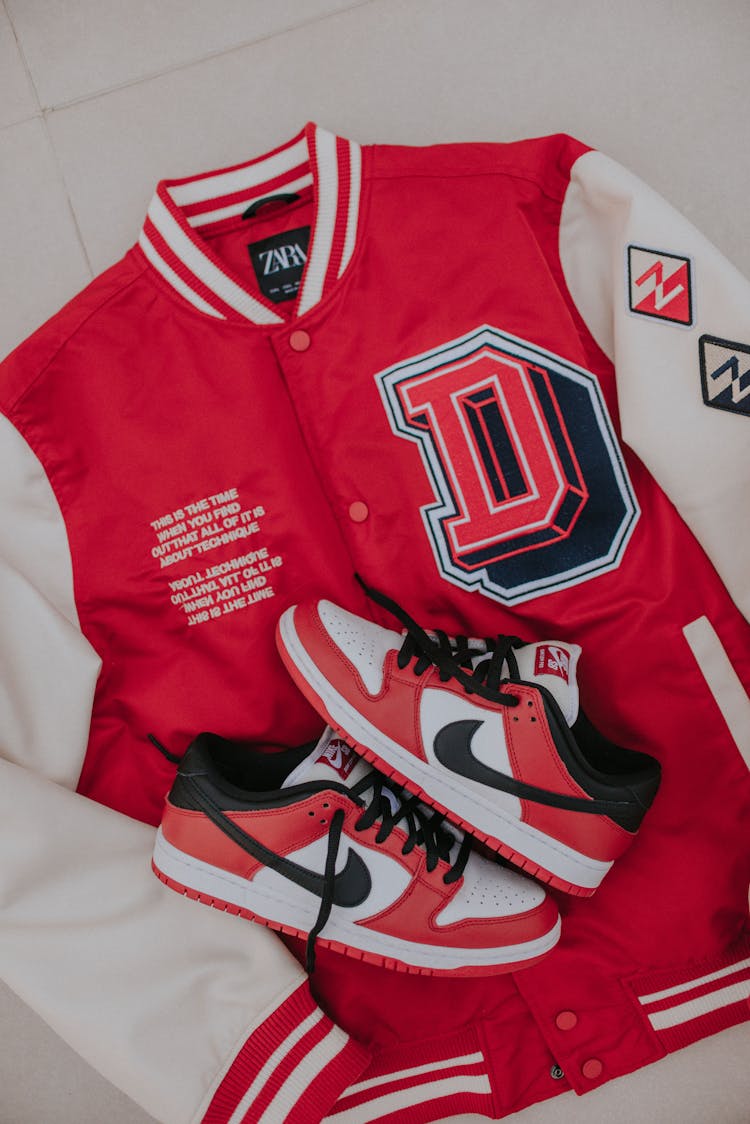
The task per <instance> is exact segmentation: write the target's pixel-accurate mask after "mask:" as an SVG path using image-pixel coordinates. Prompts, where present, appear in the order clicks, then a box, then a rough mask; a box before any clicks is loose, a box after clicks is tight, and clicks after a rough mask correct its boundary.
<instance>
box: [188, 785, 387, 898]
mask: <svg viewBox="0 0 750 1124" xmlns="http://www.w3.org/2000/svg"><path fill="white" fill-rule="evenodd" d="M182 776H183V777H184V779H185V780H186V781H189V782H190V788H191V791H192V795H193V797H194V799H195V801H196V804H197V805H198V807H199V809H200V811H202V812H204V813H205V814H206V815H207V816H208V818H209V819H210V820H211V822H212V823H214V824H216V826H217V827H218V828H219V829H220V830H221V831H223V832H224V834H225V835H227V836H228V837H229V838H230V839H231V840H232V842H233V843H236V844H237V845H238V846H239V847H241V848H242V850H243V851H247V853H248V854H249V855H252V857H253V858H254V859H258V861H259V862H262V863H263V864H264V866H267V867H270V869H271V870H275V871H276V872H277V873H278V874H281V875H282V876H283V877H284V878H288V879H289V881H290V882H294V883H295V884H296V885H297V886H301V887H302V889H303V890H307V891H308V892H309V893H311V894H315V896H316V897H318V898H322V897H323V890H324V878H323V875H322V874H318V873H317V872H316V871H314V870H308V868H307V867H305V866H301V865H300V864H299V863H296V862H294V861H293V860H292V859H288V858H286V857H285V856H284V855H279V854H278V853H277V852H276V851H272V850H271V849H270V848H269V847H266V846H265V845H264V844H263V843H261V842H260V840H259V839H254V838H253V836H252V835H248V833H247V832H246V831H244V830H243V829H242V828H241V827H240V826H239V825H238V824H236V823H235V822H234V820H231V819H230V818H229V816H227V815H225V813H224V812H223V811H222V810H221V808H219V807H218V806H217V805H216V804H215V803H214V801H213V800H212V799H211V797H210V796H209V795H208V794H207V793H206V792H204V791H203V789H202V788H201V786H200V784H199V783H198V782H197V781H196V780H195V778H194V777H192V776H191V775H190V774H189V773H183V774H182ZM371 890H372V877H371V875H370V871H369V869H368V866H367V864H366V863H365V861H364V859H362V857H361V856H360V855H358V854H357V852H356V851H354V850H352V848H351V847H350V848H349V852H348V854H347V856H346V863H345V865H344V868H343V870H340V871H338V873H337V874H336V875H335V876H334V879H333V904H334V905H339V906H343V907H344V908H346V909H353V908H354V906H357V905H361V904H362V902H364V901H366V900H367V898H368V897H369V894H370V891H371Z"/></svg>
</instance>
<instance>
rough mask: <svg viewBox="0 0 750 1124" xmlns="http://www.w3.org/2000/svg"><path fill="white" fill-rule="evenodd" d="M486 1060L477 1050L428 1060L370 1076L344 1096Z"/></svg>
mask: <svg viewBox="0 0 750 1124" xmlns="http://www.w3.org/2000/svg"><path fill="white" fill-rule="evenodd" d="M478 1062H484V1055H483V1054H482V1053H481V1052H479V1051H477V1053H476V1054H465V1055H464V1056H463V1057H461V1058H448V1060H447V1061H443V1062H427V1063H426V1064H425V1065H415V1066H412V1067H411V1068H410V1069H399V1070H397V1071H396V1072H394V1073H383V1074H381V1075H380V1077H370V1078H369V1079H368V1080H367V1081H359V1082H358V1083H357V1084H356V1085H349V1087H348V1088H347V1089H346V1091H345V1093H344V1094H342V1095H344V1096H347V1097H348V1096H349V1095H350V1094H353V1093H360V1092H362V1090H363V1089H373V1088H375V1086H377V1085H386V1084H388V1083H389V1082H391V1081H403V1079H404V1078H405V1077H416V1075H417V1074H419V1073H434V1072H435V1071H436V1070H438V1069H449V1068H450V1067H451V1066H454V1065H455V1066H459V1065H476V1064H477V1063H478Z"/></svg>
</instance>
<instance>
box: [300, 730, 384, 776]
mask: <svg viewBox="0 0 750 1124" xmlns="http://www.w3.org/2000/svg"><path fill="white" fill-rule="evenodd" d="M371 772H372V766H371V765H368V764H367V762H366V761H365V760H364V758H362V757H360V756H359V754H358V753H356V751H355V750H353V749H352V747H351V746H350V745H349V744H348V743H347V742H345V741H344V740H343V738H340V737H339V736H338V734H336V733H335V731H334V730H332V729H331V727H330V726H326V728H325V730H324V731H323V736H322V737H321V739H320V741H319V742H318V743H317V745H316V746H315V748H314V749H313V750H312V752H311V753H309V754H308V756H307V757H305V758H304V760H302V761H300V763H299V765H298V766H297V768H296V769H294V770H293V771H292V772H291V773H290V774H289V776H288V777H287V778H286V780H285V781H284V783H283V785H282V786H281V787H282V788H290V787H291V786H292V785H295V784H302V783H306V782H307V781H328V783H329V784H330V783H331V781H335V782H336V783H338V784H345V785H346V786H347V788H351V786H352V785H353V784H356V782H357V781H358V780H360V779H361V778H362V777H364V776H366V775H367V773H371Z"/></svg>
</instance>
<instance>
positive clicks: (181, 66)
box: [3, 0, 380, 119]
mask: <svg viewBox="0 0 750 1124" xmlns="http://www.w3.org/2000/svg"><path fill="white" fill-rule="evenodd" d="M3 2H4V0H3ZM379 2H380V0H357V2H356V3H353V4H349V5H348V6H347V7H346V8H337V9H336V10H335V11H332V12H324V13H323V14H322V15H320V16H316V17H314V18H312V19H309V20H305V21H304V22H302V23H297V24H291V25H290V26H289V27H282V28H279V29H278V30H276V31H272V32H269V34H268V35H261V36H260V37H259V38H258V39H247V40H244V41H243V42H242V43H234V44H233V45H232V46H231V47H224V48H222V49H220V50H216V51H209V53H208V54H205V55H198V56H196V57H195V58H192V59H187V60H186V61H184V62H179V63H173V64H172V65H171V66H165V67H163V68H162V69H161V70H154V71H150V72H148V73H146V74H142V75H139V77H137V78H132V79H128V80H127V81H124V82H118V83H116V84H115V85H114V86H103V87H102V88H100V89H98V90H93V91H92V92H91V93H88V94H81V95H79V96H78V97H74V98H70V99H68V101H61V102H57V103H55V105H51V106H46V107H42V108H41V113H42V116H43V117H44V118H45V119H46V117H47V116H48V115H49V114H52V113H57V112H59V111H61V110H65V109H71V108H73V107H74V106H77V105H83V104H85V103H86V102H89V101H94V100H95V99H96V98H99V97H106V96H107V95H108V94H114V93H117V92H118V91H119V90H127V89H130V87H132V86H138V85H140V84H141V83H142V82H152V81H153V80H154V79H155V78H161V77H163V76H165V75H167V74H176V73H177V72H179V71H180V70H187V69H188V68H189V67H191V66H198V65H200V64H201V63H204V62H212V61H213V60H214V59H220V58H224V57H225V56H227V55H232V54H234V53H235V52H237V51H244V50H246V49H247V48H248V47H255V46H258V45H259V44H261V43H268V42H270V40H271V39H275V38H277V37H278V36H280V35H289V34H291V33H293V32H295V31H301V30H302V29H303V28H306V27H314V26H315V24H318V23H323V22H324V21H325V20H328V19H334V18H335V17H336V16H340V15H344V14H345V13H346V12H352V11H355V10H356V9H357V8H365V7H368V6H369V5H371V4H377V3H379ZM14 34H15V31H14ZM16 41H18V40H17V37H16ZM19 49H20V48H19ZM24 61H25V60H24ZM34 89H35V92H36V88H34ZM37 102H39V104H40V105H41V102H40V99H39V97H38V96H37Z"/></svg>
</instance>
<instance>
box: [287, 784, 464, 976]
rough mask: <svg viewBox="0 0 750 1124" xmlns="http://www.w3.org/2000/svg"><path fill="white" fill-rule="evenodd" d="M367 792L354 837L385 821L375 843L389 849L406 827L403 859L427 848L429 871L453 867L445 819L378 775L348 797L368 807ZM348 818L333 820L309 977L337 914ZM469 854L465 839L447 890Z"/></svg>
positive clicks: (310, 941) (310, 943)
mask: <svg viewBox="0 0 750 1124" xmlns="http://www.w3.org/2000/svg"><path fill="white" fill-rule="evenodd" d="M385 785H387V788H388V791H389V792H390V793H392V794H393V796H394V797H395V798H396V799H397V800H398V804H397V806H396V807H395V808H393V807H392V805H391V801H390V799H389V797H388V795H387V794H386V792H385V791H384V786H385ZM368 789H372V796H371V797H370V798H369V801H368V803H367V805H366V806H365V809H364V811H363V812H362V815H361V816H360V817H359V819H358V820H357V822H356V823H355V824H354V829H355V831H366V830H367V828H370V827H372V826H373V825H374V824H375V823H376V821H377V820H380V826H379V828H378V830H377V833H376V835H375V842H376V843H384V842H385V840H386V839H387V838H388V836H389V835H390V834H391V832H392V831H393V829H394V827H396V825H397V824H398V825H402V823H403V824H405V826H406V829H407V838H406V841H405V842H404V845H403V847H402V848H401V853H402V854H403V855H408V854H409V853H410V852H411V851H413V850H414V848H415V847H417V846H421V847H423V848H424V850H425V853H426V861H425V866H426V868H427V870H428V871H433V870H434V869H435V867H436V866H437V865H438V863H439V862H440V861H441V860H442V861H443V862H448V863H450V862H451V851H452V849H453V847H454V845H455V844H456V843H457V842H458V837H457V836H455V835H453V834H452V833H451V832H450V831H448V830H447V829H446V828H445V827H444V826H443V822H444V820H445V816H444V815H442V814H441V813H440V812H435V811H431V810H430V809H429V808H426V807H425V805H424V804H421V803H420V802H419V799H418V798H417V797H416V796H410V795H409V794H407V793H405V792H401V791H399V790H398V789H396V788H394V787H393V786H391V785H390V784H388V783H387V782H386V780H385V778H384V777H382V776H380V774H379V773H377V772H372V773H368V774H367V776H366V777H362V779H361V780H359V781H357V782H356V784H353V785H352V787H351V788H350V789H349V792H350V793H351V795H352V797H353V798H354V799H355V800H356V801H357V803H363V801H362V799H361V797H362V795H363V793H365V792H367V791H368ZM344 818H345V813H344V811H343V809H341V808H339V809H338V810H337V811H336V812H334V814H333V817H332V819H331V827H330V830H329V833H328V850H327V852H326V862H325V871H324V874H323V894H322V896H321V899H320V909H319V910H318V916H317V918H316V920H315V924H314V925H313V927H312V929H311V930H310V932H309V934H308V937H307V947H306V954H305V959H306V968H307V972H308V974H310V973H312V972H313V971H314V970H315V941H316V940H317V938H318V936H319V935H320V933H321V932H322V930H323V928H324V927H325V925H326V922H327V921H328V918H329V917H330V916H331V909H332V908H333V895H334V883H335V879H336V860H337V857H338V853H339V846H340V844H341V834H342V829H343V825H344ZM470 852H471V839H470V838H469V836H468V835H464V836H463V838H462V839H461V841H460V844H459V847H458V854H457V855H456V858H455V859H454V860H453V862H452V864H451V866H450V869H449V870H447V871H446V872H445V874H444V875H443V882H444V883H445V885H446V886H449V885H451V883H453V882H456V881H457V880H458V879H459V878H460V877H461V875H462V874H463V872H464V868H465V866H466V863H467V862H468V859H469V854H470Z"/></svg>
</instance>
